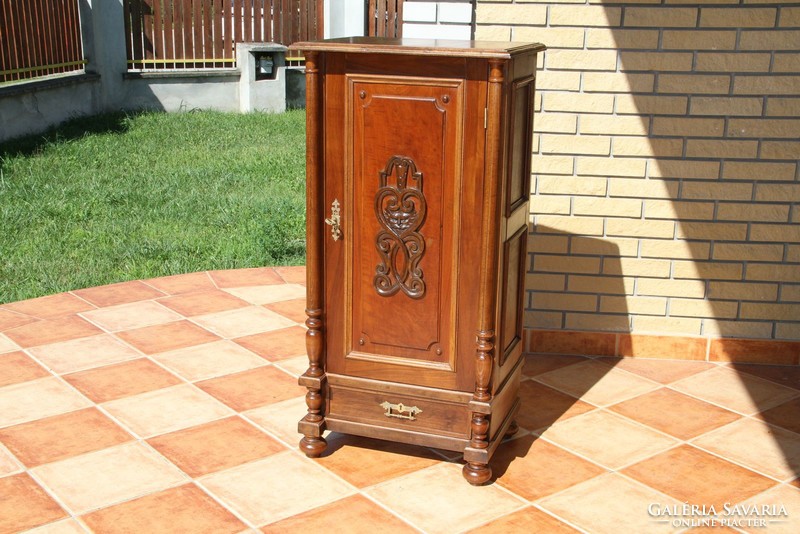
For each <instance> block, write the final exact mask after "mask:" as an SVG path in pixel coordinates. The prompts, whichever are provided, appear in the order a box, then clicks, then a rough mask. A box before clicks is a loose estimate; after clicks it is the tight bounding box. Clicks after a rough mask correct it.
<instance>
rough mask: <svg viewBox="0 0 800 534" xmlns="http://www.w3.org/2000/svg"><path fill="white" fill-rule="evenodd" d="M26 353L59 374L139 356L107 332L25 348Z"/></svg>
mask: <svg viewBox="0 0 800 534" xmlns="http://www.w3.org/2000/svg"><path fill="white" fill-rule="evenodd" d="M28 352H30V353H31V354H33V355H34V356H35V357H36V358H37V359H38V360H39V361H40V362H42V363H43V364H45V365H46V366H47V367H49V368H50V369H52V370H53V371H55V372H56V373H59V374H63V373H72V372H75V371H82V370H84V369H91V368H93V367H100V366H103V365H110V364H112V363H118V362H123V361H126V360H133V359H136V358H141V357H142V355H141V353H139V352H137V351H135V350H134V349H132V348H130V347H129V346H128V345H126V344H124V343H122V342H121V341H119V340H118V339H116V338H115V337H114V336H111V335H109V334H103V335H100V336H92V337H85V338H82V339H75V340H72V341H64V342H62V343H53V344H52V345H44V346H42V347H35V348H32V349H28Z"/></svg>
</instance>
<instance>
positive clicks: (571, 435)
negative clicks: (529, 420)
mask: <svg viewBox="0 0 800 534" xmlns="http://www.w3.org/2000/svg"><path fill="white" fill-rule="evenodd" d="M542 435H543V436H544V437H546V438H547V439H548V440H550V441H553V442H555V443H556V444H558V445H561V446H563V447H565V448H567V449H568V450H571V451H573V452H576V453H578V454H580V455H582V456H584V457H586V458H589V459H591V460H592V461H594V462H597V463H599V464H601V465H604V466H606V467H608V468H610V469H618V468H620V467H622V466H624V465H628V464H631V463H633V462H636V461H639V460H643V459H645V458H648V457H650V456H653V455H655V454H658V453H660V452H662V451H664V450H666V449H669V448H670V447H673V446H674V445H676V444H677V443H678V442H677V441H676V440H674V439H672V438H669V437H667V436H665V435H663V434H661V433H659V432H656V431H655V430H650V429H648V428H647V427H644V426H641V425H638V424H636V423H634V422H632V421H630V420H628V419H625V418H624V417H620V416H618V415H614V414H612V413H609V412H606V411H603V410H599V411H595V412H589V413H586V414H583V415H578V416H576V417H572V418H570V419H567V420H566V421H561V422H560V423H556V424H555V425H553V426H551V427H550V428H548V429H547V430H545V431H544V432H543V433H542ZM622 436H624V438H623V437H622Z"/></svg>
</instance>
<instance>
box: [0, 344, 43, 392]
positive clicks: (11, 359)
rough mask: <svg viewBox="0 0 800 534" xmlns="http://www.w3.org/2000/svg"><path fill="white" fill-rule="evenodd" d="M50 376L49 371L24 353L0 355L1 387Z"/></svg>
mask: <svg viewBox="0 0 800 534" xmlns="http://www.w3.org/2000/svg"><path fill="white" fill-rule="evenodd" d="M45 376H50V373H48V372H47V369H45V368H43V367H42V366H41V365H39V364H38V363H36V362H35V361H33V360H31V359H30V357H29V356H28V355H27V354H25V353H24V352H20V351H15V352H7V353H5V354H0V387H3V386H9V385H11V384H18V383H20V382H27V381H29V380H36V379H37V378H44V377H45Z"/></svg>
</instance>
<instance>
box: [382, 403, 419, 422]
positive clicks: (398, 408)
mask: <svg viewBox="0 0 800 534" xmlns="http://www.w3.org/2000/svg"><path fill="white" fill-rule="evenodd" d="M380 406H381V408H383V409H384V410H386V413H384V414H383V415H385V416H386V417H397V418H398V419H408V420H409V421H416V420H417V418H416V415H417V414H420V413H422V410H420V409H419V408H417V407H416V406H406V405H405V404H403V403H402V402H401V403H400V404H391V403H389V401H383V402H382V403H381V405H380ZM404 412H408V415H405V414H404Z"/></svg>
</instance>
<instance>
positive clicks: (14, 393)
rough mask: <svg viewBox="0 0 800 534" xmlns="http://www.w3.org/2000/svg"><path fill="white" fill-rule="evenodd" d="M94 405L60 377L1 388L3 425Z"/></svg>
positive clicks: (1, 419)
mask: <svg viewBox="0 0 800 534" xmlns="http://www.w3.org/2000/svg"><path fill="white" fill-rule="evenodd" d="M90 405H91V402H89V401H88V400H87V399H86V398H84V397H83V396H82V395H81V394H80V393H78V392H77V391H75V390H74V389H72V388H71V387H69V386H68V385H66V384H64V383H63V382H61V381H60V380H59V379H58V378H55V377H52V378H40V379H39V380H31V381H30V382H22V383H21V384H14V385H11V386H5V387H2V388H0V428H2V427H5V426H11V425H18V424H20V423H25V422H27V421H33V420H34V419H42V418H43V417H49V416H51V415H58V414H61V413H66V412H72V411H74V410H79V409H81V408H86V407H88V406H90Z"/></svg>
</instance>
